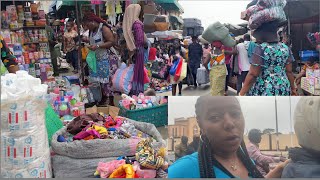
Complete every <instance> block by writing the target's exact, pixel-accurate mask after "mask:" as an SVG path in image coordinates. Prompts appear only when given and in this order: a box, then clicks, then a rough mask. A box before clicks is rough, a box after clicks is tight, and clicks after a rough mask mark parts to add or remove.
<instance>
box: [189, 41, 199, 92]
mask: <svg viewBox="0 0 320 180" xmlns="http://www.w3.org/2000/svg"><path fill="white" fill-rule="evenodd" d="M188 49H189V51H188V52H189V53H188V54H189V65H190V69H191V73H192V76H193V79H194V84H193V85H194V86H195V87H198V84H197V70H198V68H199V67H200V63H201V59H202V56H203V50H202V46H201V45H200V44H199V43H198V37H196V36H193V37H192V44H190V45H189V48H188Z"/></svg>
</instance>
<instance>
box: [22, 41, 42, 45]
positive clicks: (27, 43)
mask: <svg viewBox="0 0 320 180" xmlns="http://www.w3.org/2000/svg"><path fill="white" fill-rule="evenodd" d="M40 43H48V41H39V42H26V43H24V45H29V44H40Z"/></svg>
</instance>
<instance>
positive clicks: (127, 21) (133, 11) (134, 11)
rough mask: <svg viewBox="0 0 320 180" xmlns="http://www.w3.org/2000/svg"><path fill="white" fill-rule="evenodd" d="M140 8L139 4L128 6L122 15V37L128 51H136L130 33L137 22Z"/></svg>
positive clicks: (131, 33)
mask: <svg viewBox="0 0 320 180" xmlns="http://www.w3.org/2000/svg"><path fill="white" fill-rule="evenodd" d="M140 12H141V6H140V5H139V4H130V5H129V6H128V7H127V8H126V10H125V13H124V17H123V35H124V38H125V40H126V43H127V47H128V49H129V50H130V51H134V50H135V49H136V45H135V43H134V42H135V41H134V36H133V32H132V26H133V23H134V22H136V21H138V20H139V15H140Z"/></svg>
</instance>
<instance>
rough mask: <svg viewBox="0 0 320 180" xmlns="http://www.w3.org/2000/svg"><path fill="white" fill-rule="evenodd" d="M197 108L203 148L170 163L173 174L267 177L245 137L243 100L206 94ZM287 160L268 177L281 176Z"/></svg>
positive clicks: (197, 104)
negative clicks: (247, 145)
mask: <svg viewBox="0 0 320 180" xmlns="http://www.w3.org/2000/svg"><path fill="white" fill-rule="evenodd" d="M195 109H196V116H197V120H198V124H199V127H200V129H201V136H200V147H199V150H198V152H196V153H193V154H191V155H188V156H185V157H182V158H181V159H179V160H178V161H176V162H175V163H174V164H173V165H172V166H170V167H169V173H168V176H169V178H235V177H238V178H263V176H262V175H261V173H260V172H259V170H258V169H257V168H256V166H255V164H254V162H253V161H252V160H251V159H250V157H249V155H248V152H247V149H246V146H245V144H244V141H243V134H244V127H245V123H244V117H243V114H242V110H241V107H240V103H239V101H238V100H237V99H236V98H235V97H229V98H226V97H212V96H208V97H206V96H203V97H200V98H198V100H197V103H196V105H195ZM287 163H288V162H285V163H282V164H280V165H278V166H277V167H276V168H275V169H274V170H272V171H271V172H269V173H268V174H267V175H266V176H265V177H266V178H279V177H281V173H282V170H283V168H284V166H285V165H286V164H287Z"/></svg>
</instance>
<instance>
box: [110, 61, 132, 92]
mask: <svg viewBox="0 0 320 180" xmlns="http://www.w3.org/2000/svg"><path fill="white" fill-rule="evenodd" d="M133 69H134V65H133V64H131V65H130V66H129V67H126V68H123V67H122V68H120V69H118V70H117V71H116V73H115V74H114V76H113V78H112V84H113V88H114V90H115V91H119V92H121V93H125V94H129V93H130V91H131V89H132V80H133Z"/></svg>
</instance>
